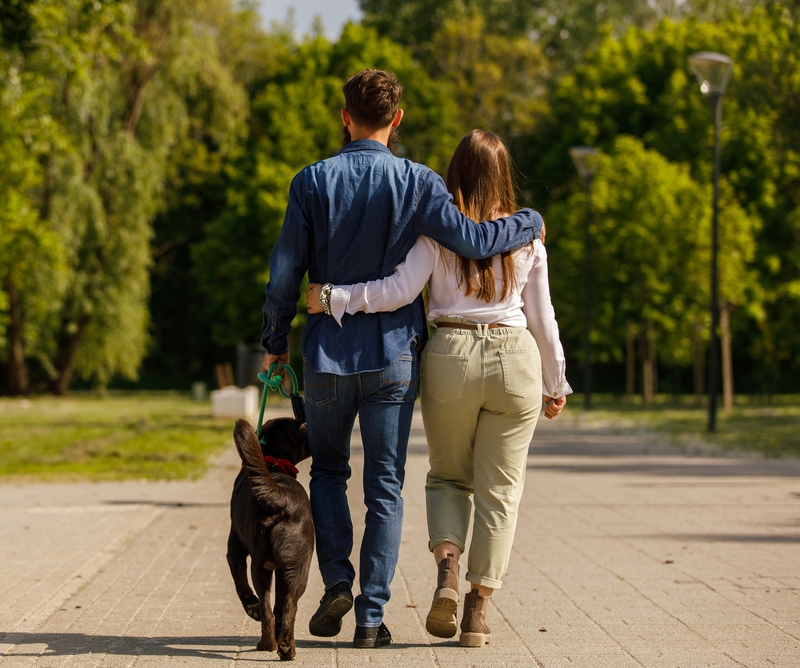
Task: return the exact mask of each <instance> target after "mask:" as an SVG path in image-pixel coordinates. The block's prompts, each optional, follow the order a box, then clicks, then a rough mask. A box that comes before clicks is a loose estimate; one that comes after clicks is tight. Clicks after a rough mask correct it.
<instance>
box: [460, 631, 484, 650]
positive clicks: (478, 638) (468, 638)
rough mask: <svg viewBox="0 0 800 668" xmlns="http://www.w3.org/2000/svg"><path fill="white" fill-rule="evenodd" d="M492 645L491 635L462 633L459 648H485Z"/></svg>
mask: <svg viewBox="0 0 800 668" xmlns="http://www.w3.org/2000/svg"><path fill="white" fill-rule="evenodd" d="M491 644H492V634H491V633H462V634H461V636H460V637H459V638H458V645H459V647H483V646H484V645H491Z"/></svg>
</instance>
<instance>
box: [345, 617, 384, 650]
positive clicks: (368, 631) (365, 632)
mask: <svg viewBox="0 0 800 668" xmlns="http://www.w3.org/2000/svg"><path fill="white" fill-rule="evenodd" d="M390 642H392V634H391V633H389V629H387V628H386V624H383V623H381V625H380V626H378V627H375V626H356V634H355V636H353V647H356V648H358V649H372V648H373V647H386V645H388V644H389V643H390Z"/></svg>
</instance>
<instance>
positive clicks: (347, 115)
mask: <svg viewBox="0 0 800 668" xmlns="http://www.w3.org/2000/svg"><path fill="white" fill-rule="evenodd" d="M352 122H353V120H352V119H351V118H350V112H349V111H347V109H342V123H344V124H345V126H346V127H350V124H351V123H352Z"/></svg>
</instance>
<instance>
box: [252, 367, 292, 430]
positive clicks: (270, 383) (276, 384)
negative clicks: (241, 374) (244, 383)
mask: <svg viewBox="0 0 800 668" xmlns="http://www.w3.org/2000/svg"><path fill="white" fill-rule="evenodd" d="M277 367H278V363H277V362H273V363H272V364H271V365H270V367H269V369H268V370H267V373H263V372H261V373H259V374H258V379H259V380H260V381H261V382H262V383H264V390H263V391H262V392H261V409H260V410H259V412H258V430H257V431H256V433H257V434H258V440H259V441H261V426H262V424H263V422H264V409H265V408H266V407H267V394H269V391H270V390H273V391H275V392H280V394H281V396H282V397H283V398H284V399H292V405H294V403H295V397H297V396H299V395H300V386H299V384H298V382H297V375H296V374H295V372H294V369H292V367H290V366H289V365H288V364H283V365H282V367H283V368H284V369H285V370H286V372H287V374H288V376H289V380H291V381H292V391H291V393H288V392H287V391H286V390H285V389H284V388H283V378H281V377H280V375H279V374H277V373H275V372H276V371H277Z"/></svg>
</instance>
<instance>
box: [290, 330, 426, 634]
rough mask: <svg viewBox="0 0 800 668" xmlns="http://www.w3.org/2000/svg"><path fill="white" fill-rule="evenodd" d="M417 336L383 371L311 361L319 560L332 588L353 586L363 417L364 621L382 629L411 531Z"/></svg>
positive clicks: (308, 377)
mask: <svg viewBox="0 0 800 668" xmlns="http://www.w3.org/2000/svg"><path fill="white" fill-rule="evenodd" d="M415 346H416V343H415V341H412V342H411V343H410V344H409V346H408V348H407V349H406V350H405V352H404V353H403V354H402V355H401V356H400V358H399V359H398V360H397V361H396V362H394V363H393V364H391V365H390V366H388V367H387V368H385V369H383V370H381V371H370V372H366V373H359V374H354V375H351V376H339V375H336V374H332V373H317V372H316V370H315V369H314V368H313V366H312V365H311V364H310V363H309V362H308V361H304V366H303V373H304V374H305V378H304V384H305V395H306V420H307V428H308V441H309V445H310V447H311V511H312V513H313V516H314V527H315V531H316V538H317V559H318V560H319V569H320V572H321V573H322V581H323V582H324V583H325V588H326V589H328V588H330V587H332V586H333V585H335V584H337V583H339V582H348V583H349V584H351V585H352V584H353V581H354V579H355V569H354V568H353V565H352V563H351V562H350V553H351V552H352V550H353V523H352V521H351V519H350V508H349V506H348V504H347V481H348V479H349V478H350V437H351V434H352V430H353V425H354V423H355V419H356V415H358V417H359V423H360V426H361V439H362V441H363V444H364V483H363V484H364V501H365V503H366V506H367V515H366V526H365V529H364V537H363V540H362V541H361V556H360V572H359V584H360V587H361V593H360V594H359V595H358V596H357V597H356V599H355V611H356V624H358V625H359V626H372V627H377V626H380V624H381V621H382V620H383V606H384V605H385V604H386V603H387V602H388V600H389V597H390V595H391V590H390V589H389V584H390V583H391V581H392V578H393V577H394V571H395V567H396V566H397V557H398V553H399V550H400V535H401V532H402V529H403V499H402V497H401V495H400V494H401V491H402V489H403V480H404V478H405V463H406V451H407V448H408V436H409V433H410V431H411V418H412V415H413V412H414V400H415V399H416V395H417V375H418V360H417V352H416V348H415Z"/></svg>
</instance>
